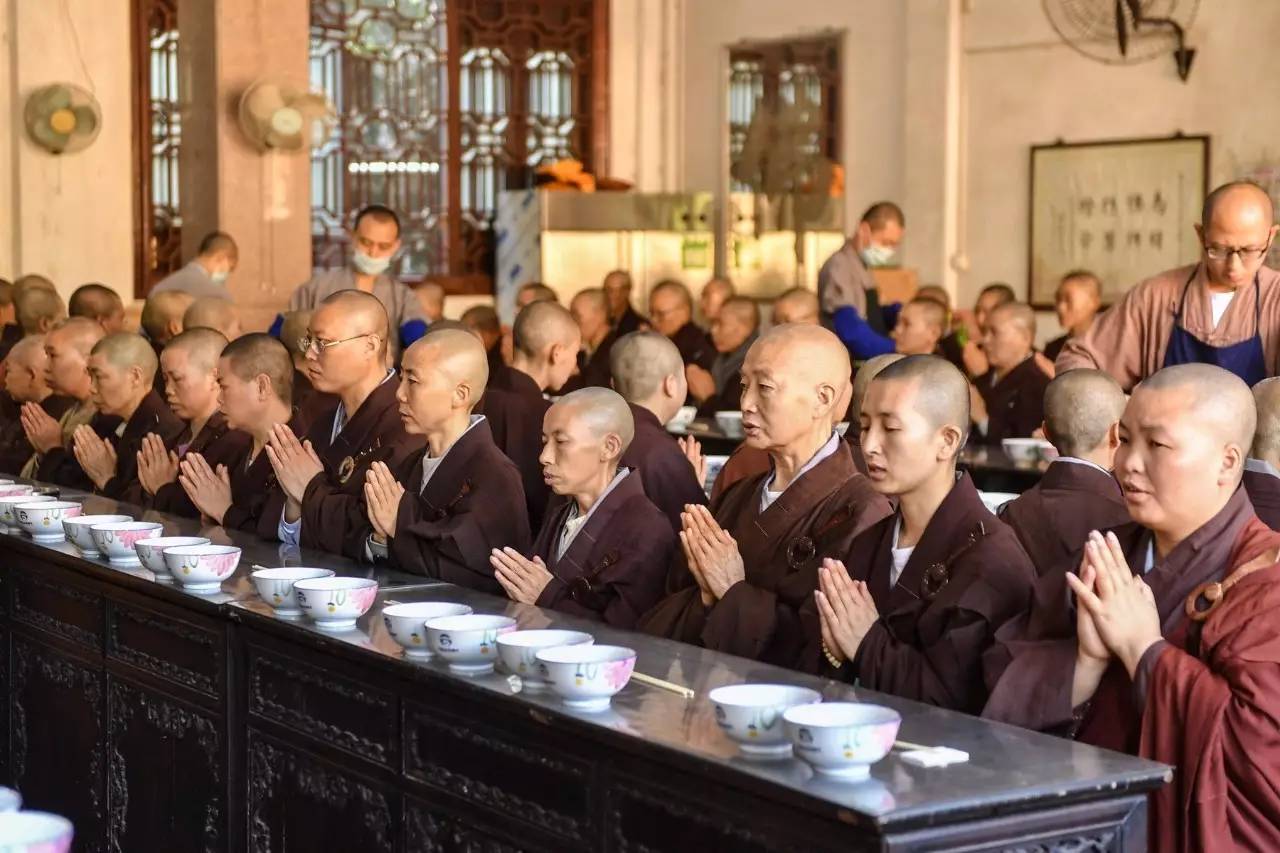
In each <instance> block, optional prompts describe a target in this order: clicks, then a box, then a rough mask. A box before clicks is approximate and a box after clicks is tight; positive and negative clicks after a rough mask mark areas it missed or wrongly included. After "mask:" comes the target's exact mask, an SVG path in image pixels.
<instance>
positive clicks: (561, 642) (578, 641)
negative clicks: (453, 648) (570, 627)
mask: <svg viewBox="0 0 1280 853" xmlns="http://www.w3.org/2000/svg"><path fill="white" fill-rule="evenodd" d="M595 641H596V638H595V637H593V636H591V635H590V634H588V633H586V632H585V631H563V630H557V629H554V628H549V629H541V630H534V631H512V632H511V633H510V634H503V635H502V636H501V637H499V638H498V659H499V660H501V661H502V666H503V668H504V669H506V671H507V672H509V673H511V674H512V675H518V676H520V679H521V681H523V683H524V686H525V687H526V688H527V689H529V690H541V689H543V688H545V687H546V686H547V678H546V675H545V674H544V673H543V664H541V663H539V662H538V652H539V651H541V650H542V649H554V648H557V647H559V646H589V645H592V644H593V643H595Z"/></svg>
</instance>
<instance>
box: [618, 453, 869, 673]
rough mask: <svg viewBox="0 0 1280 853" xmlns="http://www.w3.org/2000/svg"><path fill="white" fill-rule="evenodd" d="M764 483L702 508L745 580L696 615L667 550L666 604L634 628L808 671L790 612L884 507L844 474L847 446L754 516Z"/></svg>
mask: <svg viewBox="0 0 1280 853" xmlns="http://www.w3.org/2000/svg"><path fill="white" fill-rule="evenodd" d="M768 476H769V475H768V474H767V473H765V474H757V475H755V476H753V477H748V478H746V479H744V480H740V481H738V482H737V483H735V484H734V485H732V486H730V487H729V488H728V489H726V490H725V492H724V494H722V495H720V497H718V498H715V499H713V500H712V501H711V507H710V508H711V514H712V516H714V517H715V519H716V521H717V522H719V523H720V525H721V526H722V527H723V528H724V529H725V530H726V531H728V533H729V534H730V535H731V536H733V537H734V539H736V540H737V542H738V552H739V553H740V554H741V555H742V560H743V563H744V565H745V569H746V578H745V580H743V581H742V582H740V583H737V584H734V585H733V586H732V587H731V588H730V589H729V590H728V591H726V592H725V595H724V597H723V598H721V599H720V600H719V601H717V602H715V603H714V604H712V605H711V606H710V607H706V606H704V605H703V603H702V596H701V592H700V590H699V589H698V586H697V583H696V582H695V581H694V579H693V575H691V574H690V573H689V568H688V565H687V564H686V562H685V558H684V553H683V551H682V550H680V549H677V551H676V556H675V558H674V559H673V560H672V564H671V572H670V573H669V574H668V577H667V589H668V593H669V594H668V596H667V598H666V599H664V600H663V601H662V602H660V603H659V604H658V606H657V607H655V608H654V609H653V610H651V611H649V613H648V614H646V616H645V617H644V619H643V620H641V624H640V629H641V630H643V631H647V632H649V633H651V634H657V635H660V636H664V637H670V638H671V639H675V640H680V641H683V642H686V643H691V644H693V645H701V646H705V647H706V648H709V649H714V650H716V651H719V652H725V653H727V654H733V655H738V656H739V657H745V658H752V659H753V660H760V661H764V662H766V663H773V664H777V665H779V666H785V667H789V668H791V669H802V668H803V669H808V670H810V671H813V670H816V669H817V661H816V660H814V659H812V657H811V656H807V655H806V650H807V648H809V647H810V646H811V643H808V642H807V641H806V631H805V628H804V626H803V625H802V622H801V614H800V608H801V607H802V606H804V604H805V603H806V602H807V601H811V600H812V598H813V590H814V587H815V586H817V582H818V566H819V565H820V564H821V562H822V559H823V558H824V557H834V556H839V555H841V554H844V553H845V552H846V551H848V548H849V544H850V543H851V542H852V541H853V539H854V537H855V536H857V535H858V534H859V533H861V532H862V531H863V530H865V529H866V528H868V527H870V526H871V525H872V524H875V523H876V522H877V521H879V520H880V519H882V518H884V517H885V516H887V515H889V513H890V511H891V510H890V507H889V502H888V501H887V500H886V499H885V498H884V497H883V496H881V495H879V494H877V493H876V492H875V490H874V489H872V488H871V484H870V483H869V482H868V481H867V479H866V477H863V476H861V475H859V474H858V472H857V471H856V470H855V469H854V467H853V456H852V454H850V452H849V446H848V445H847V444H845V443H844V442H838V443H837V447H836V452H835V453H834V454H832V455H831V456H829V457H827V458H826V459H824V460H822V461H821V462H819V463H818V464H817V465H815V466H814V467H813V468H811V469H809V470H808V471H806V472H805V473H804V474H802V475H801V476H800V477H799V478H797V479H796V480H795V482H793V483H791V484H790V485H789V486H788V487H787V488H786V490H784V491H783V493H782V494H781V495H779V496H778V499H777V500H775V501H774V502H773V503H772V504H771V505H770V506H769V508H768V509H766V510H765V511H764V512H761V511H760V496H761V489H762V488H763V487H764V483H765V480H766V478H767V477H768Z"/></svg>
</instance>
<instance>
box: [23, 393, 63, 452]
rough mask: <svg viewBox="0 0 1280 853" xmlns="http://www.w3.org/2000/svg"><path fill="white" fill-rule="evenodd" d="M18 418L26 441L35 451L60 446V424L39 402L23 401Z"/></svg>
mask: <svg viewBox="0 0 1280 853" xmlns="http://www.w3.org/2000/svg"><path fill="white" fill-rule="evenodd" d="M19 418H20V420H21V421H22V431H23V432H25V433H26V434H27V441H29V442H30V443H31V446H32V447H33V448H35V450H36V452H37V453H48V452H49V451H50V450H52V449H53V448H55V447H61V446H62V426H61V425H60V424H59V423H58V422H57V420H55V419H54V418H53V417H52V416H50V414H49V413H48V412H46V411H45V410H44V407H43V406H41V405H40V404H39V403H23V404H22V412H21V414H20V415H19Z"/></svg>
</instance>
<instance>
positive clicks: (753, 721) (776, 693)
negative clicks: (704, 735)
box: [707, 684, 822, 758]
mask: <svg viewBox="0 0 1280 853" xmlns="http://www.w3.org/2000/svg"><path fill="white" fill-rule="evenodd" d="M707 698H708V699H710V700H711V704H712V705H714V706H715V709H716V725H718V726H719V727H720V728H721V729H723V730H724V733H725V734H726V735H728V736H729V739H730V740H732V741H734V742H736V743H737V744H738V749H739V750H741V751H742V754H743V755H748V756H752V757H762V758H766V757H768V758H771V757H775V756H776V757H780V758H785V757H787V756H790V755H791V741H789V740H787V734H786V732H785V731H784V730H783V726H782V715H783V713H784V712H785V711H786V710H787V709H788V708H793V707H795V706H796V705H807V704H810V703H813V702H821V701H822V694H821V693H819V692H818V691H816V690H810V689H809V688H807V687H794V686H792V685H790V684H731V685H729V686H727V687H717V688H716V689H715V690H712V691H711V692H710V693H709V694H708V695H707Z"/></svg>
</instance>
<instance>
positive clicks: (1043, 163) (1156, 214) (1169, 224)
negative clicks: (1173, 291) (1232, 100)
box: [1027, 136, 1209, 308]
mask: <svg viewBox="0 0 1280 853" xmlns="http://www.w3.org/2000/svg"><path fill="white" fill-rule="evenodd" d="M1208 179H1209V137H1207V136H1175V137H1171V138H1161V139H1124V140H1109V141H1104V142H1081V143H1070V144H1065V143H1059V144H1056V145H1036V146H1032V148H1031V236H1030V241H1029V247H1030V258H1029V263H1028V265H1027V269H1028V273H1029V282H1028V293H1027V297H1028V301H1029V302H1030V303H1031V304H1032V305H1034V306H1035V307H1036V308H1052V307H1053V295H1054V291H1055V290H1056V289H1057V286H1058V281H1059V279H1061V278H1062V276H1063V274H1065V273H1067V272H1069V271H1071V270H1074V269H1087V270H1091V271H1093V272H1094V273H1096V274H1097V275H1098V277H1099V278H1100V279H1101V280H1102V288H1103V290H1102V301H1103V303H1104V304H1111V303H1113V302H1115V301H1116V300H1117V299H1118V298H1119V297H1121V296H1123V295H1124V294H1125V292H1126V291H1128V290H1129V289H1130V288H1131V287H1133V286H1134V285H1135V284H1137V283H1138V282H1140V281H1142V280H1143V279H1145V278H1149V277H1151V276H1153V275H1155V274H1157V273H1160V272H1163V271H1164V270H1168V269H1172V268H1174V267H1178V266H1182V265H1183V264H1190V263H1194V262H1195V261H1196V260H1197V259H1198V258H1199V257H1200V245H1199V243H1198V241H1197V239H1196V235H1195V229H1194V228H1193V227H1192V226H1193V225H1194V224H1195V223H1196V222H1199V221H1200V207H1201V205H1202V204H1203V203H1204V197H1205V193H1206V192H1207V191H1208Z"/></svg>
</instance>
